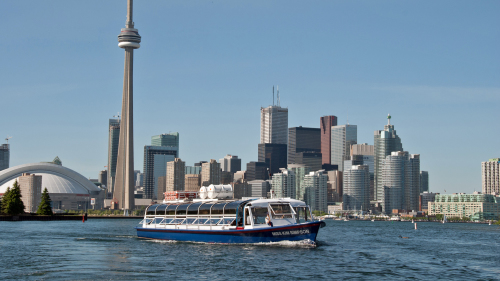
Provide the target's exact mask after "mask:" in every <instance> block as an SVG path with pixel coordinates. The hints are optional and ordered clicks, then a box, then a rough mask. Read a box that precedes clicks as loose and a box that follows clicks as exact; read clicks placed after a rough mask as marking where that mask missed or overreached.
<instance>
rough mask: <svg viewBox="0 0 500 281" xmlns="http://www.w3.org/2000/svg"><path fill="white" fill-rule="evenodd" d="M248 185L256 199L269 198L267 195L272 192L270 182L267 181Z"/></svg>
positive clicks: (252, 182) (258, 181)
mask: <svg viewBox="0 0 500 281" xmlns="http://www.w3.org/2000/svg"><path fill="white" fill-rule="evenodd" d="M248 185H249V186H250V188H251V190H252V193H251V194H252V197H256V198H267V193H268V192H269V191H270V190H271V186H270V184H269V182H268V181H265V180H253V181H249V182H248Z"/></svg>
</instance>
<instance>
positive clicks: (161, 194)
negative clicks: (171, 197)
mask: <svg viewBox="0 0 500 281" xmlns="http://www.w3.org/2000/svg"><path fill="white" fill-rule="evenodd" d="M156 190H157V191H156V192H157V193H156V199H158V200H160V201H161V200H163V198H165V192H166V191H167V176H161V177H158V186H157V187H156Z"/></svg>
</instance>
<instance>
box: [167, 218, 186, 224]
mask: <svg viewBox="0 0 500 281" xmlns="http://www.w3.org/2000/svg"><path fill="white" fill-rule="evenodd" d="M184 220H185V219H173V220H172V221H171V222H170V224H181V223H182V222H183V221H184Z"/></svg>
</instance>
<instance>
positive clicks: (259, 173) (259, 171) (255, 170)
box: [246, 161, 269, 181]
mask: <svg viewBox="0 0 500 281" xmlns="http://www.w3.org/2000/svg"><path fill="white" fill-rule="evenodd" d="M246 174H247V180H248V181H254V180H267V179H268V178H269V172H268V170H267V164H266V162H254V161H252V162H249V163H247V173H246Z"/></svg>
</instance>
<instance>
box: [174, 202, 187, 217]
mask: <svg viewBox="0 0 500 281" xmlns="http://www.w3.org/2000/svg"><path fill="white" fill-rule="evenodd" d="M189 205H190V204H181V205H179V207H177V209H176V210H175V215H176V216H185V215H186V210H187V208H188V207H189Z"/></svg>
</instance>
